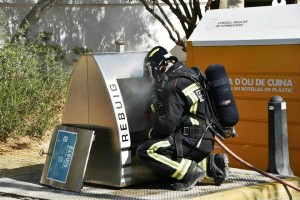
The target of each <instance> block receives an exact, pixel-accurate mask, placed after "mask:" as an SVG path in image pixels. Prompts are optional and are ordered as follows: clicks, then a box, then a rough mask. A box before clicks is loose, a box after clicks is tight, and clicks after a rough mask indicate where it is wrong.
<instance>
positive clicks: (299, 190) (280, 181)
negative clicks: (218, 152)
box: [215, 136, 300, 192]
mask: <svg viewBox="0 0 300 200" xmlns="http://www.w3.org/2000/svg"><path fill="white" fill-rule="evenodd" d="M215 140H216V141H217V143H218V144H219V145H220V146H221V147H222V148H223V149H224V150H225V151H226V152H227V153H229V154H230V155H231V156H232V157H233V158H235V159H236V160H237V161H239V162H240V163H242V164H243V165H245V166H247V167H248V168H250V169H252V170H254V171H256V172H258V173H260V174H262V175H264V176H266V177H269V178H271V179H273V180H275V181H277V182H279V183H281V184H283V185H286V186H288V187H290V188H293V189H294V190H297V191H298V192H300V188H299V187H296V186H294V185H292V184H290V183H288V182H286V181H284V180H282V179H280V178H278V177H276V176H274V175H272V174H269V173H267V172H265V171H263V170H261V169H258V168H257V167H255V166H253V165H252V164H250V163H248V162H246V161H245V160H243V159H242V158H240V157H239V156H238V155H236V154H235V153H233V152H232V151H231V150H230V149H229V148H228V147H227V146H226V145H225V144H224V143H223V142H222V141H221V140H220V139H219V138H218V137H217V136H215Z"/></svg>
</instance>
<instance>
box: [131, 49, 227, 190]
mask: <svg viewBox="0 0 300 200" xmlns="http://www.w3.org/2000/svg"><path fill="white" fill-rule="evenodd" d="M144 69H145V71H144V76H145V77H148V78H149V79H150V81H152V82H153V85H154V88H155V91H156V92H155V94H156V96H157V97H156V98H155V102H154V104H155V105H156V106H155V105H154V106H153V105H152V107H151V108H152V111H153V112H155V111H157V110H160V111H159V116H158V118H157V121H156V122H155V124H154V126H153V128H152V129H151V130H150V131H149V134H148V137H149V140H148V141H146V142H145V143H142V144H141V145H139V146H138V148H137V152H136V153H137V157H138V158H139V159H140V160H141V161H142V162H143V163H144V164H145V165H146V166H147V167H148V168H150V169H151V170H152V171H153V172H155V173H157V174H159V175H160V176H164V177H170V179H171V180H172V182H171V184H170V186H171V189H173V190H180V191H187V190H190V189H192V188H193V186H194V185H195V184H196V183H197V182H198V181H201V180H202V179H203V178H204V177H205V176H206V172H207V175H208V176H210V177H212V178H214V180H215V183H216V185H220V184H221V183H223V181H225V180H226V179H227V178H228V173H229V167H228V158H227V156H226V154H212V153H211V152H212V151H213V149H214V133H212V132H211V131H210V130H209V129H208V124H207V117H208V116H207V115H208V113H207V108H206V104H205V93H204V91H203V90H204V88H203V87H204V86H203V85H202V84H196V83H195V82H193V81H192V80H191V79H189V78H188V76H197V77H199V75H198V74H197V73H196V71H194V70H193V69H192V68H187V67H186V66H185V65H184V64H182V63H180V62H178V59H177V58H176V57H174V56H172V55H171V54H170V53H168V51H167V50H166V49H165V48H163V47H161V46H157V47H154V48H153V49H152V50H150V51H149V52H148V54H147V55H146V57H145V62H144ZM200 77H201V76H200ZM202 79H203V80H200V82H201V81H202V82H203V83H204V76H202ZM160 101H161V103H158V102H160ZM205 158H207V165H205V166H203V167H200V166H199V165H198V163H199V162H200V161H202V160H204V159H205ZM205 167H206V169H203V168H205Z"/></svg>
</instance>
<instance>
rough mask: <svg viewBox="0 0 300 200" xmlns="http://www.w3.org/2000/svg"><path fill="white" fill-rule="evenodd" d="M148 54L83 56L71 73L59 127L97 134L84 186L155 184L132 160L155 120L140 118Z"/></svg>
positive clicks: (147, 88) (147, 89)
mask: <svg viewBox="0 0 300 200" xmlns="http://www.w3.org/2000/svg"><path fill="white" fill-rule="evenodd" d="M146 53H147V52H130V53H128V52H127V53H103V54H87V55H83V56H81V58H80V60H79V62H78V65H77V66H76V68H75V70H74V73H73V76H72V81H71V83H70V88H69V92H68V97H67V101H66V105H65V111H64V115H63V118H62V123H63V124H65V125H68V126H73V127H79V128H84V129H89V130H94V131H95V136H96V137H95V141H94V142H93V145H92V147H91V152H90V156H89V161H88V165H87V169H86V173H85V176H84V182H88V183H97V184H103V185H108V186H114V187H124V186H127V185H133V184H136V183H141V182H146V181H150V180H153V179H155V176H154V175H153V173H152V172H151V171H150V170H148V169H147V168H146V167H145V166H144V165H143V164H142V163H141V162H140V161H139V160H138V159H137V158H136V155H135V151H136V148H137V146H138V145H139V144H141V143H142V142H144V141H146V140H147V132H148V130H149V129H150V128H151V127H152V125H153V123H154V120H155V117H156V116H155V115H153V117H152V118H151V119H150V120H149V121H145V120H144V118H143V116H144V110H145V108H146V104H147V102H146V100H147V96H148V95H149V93H150V89H151V86H150V83H149V82H145V81H144V80H143V78H142V76H143V62H144V57H145V55H146ZM79 107H80V108H79ZM82 111H84V112H82ZM82 113H84V115H87V116H82Z"/></svg>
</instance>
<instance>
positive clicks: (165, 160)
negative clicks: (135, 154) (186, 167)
mask: <svg viewBox="0 0 300 200" xmlns="http://www.w3.org/2000/svg"><path fill="white" fill-rule="evenodd" d="M169 146H171V144H170V142H169V141H167V140H165V141H160V142H157V143H155V144H153V145H152V146H151V147H150V148H149V149H148V150H147V153H148V155H149V156H150V157H151V158H153V159H155V160H157V161H159V162H161V163H163V164H165V165H168V166H169V167H171V168H173V169H177V168H178V167H179V163H177V162H175V161H173V160H171V159H169V158H167V157H165V156H163V155H160V154H157V153H155V152H156V151H157V150H158V149H159V148H161V147H169Z"/></svg>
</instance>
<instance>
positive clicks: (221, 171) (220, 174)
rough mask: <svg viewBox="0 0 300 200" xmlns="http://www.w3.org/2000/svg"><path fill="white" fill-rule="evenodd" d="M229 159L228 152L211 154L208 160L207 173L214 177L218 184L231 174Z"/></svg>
mask: <svg viewBox="0 0 300 200" xmlns="http://www.w3.org/2000/svg"><path fill="white" fill-rule="evenodd" d="M228 164H229V160H228V157H227V155H226V154H224V153H221V154H210V155H209V156H208V160H207V175H208V176H209V177H211V178H213V179H214V182H215V184H216V185H217V186H219V185H221V184H222V183H223V182H224V181H226V180H227V179H228V176H229V166H228Z"/></svg>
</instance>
